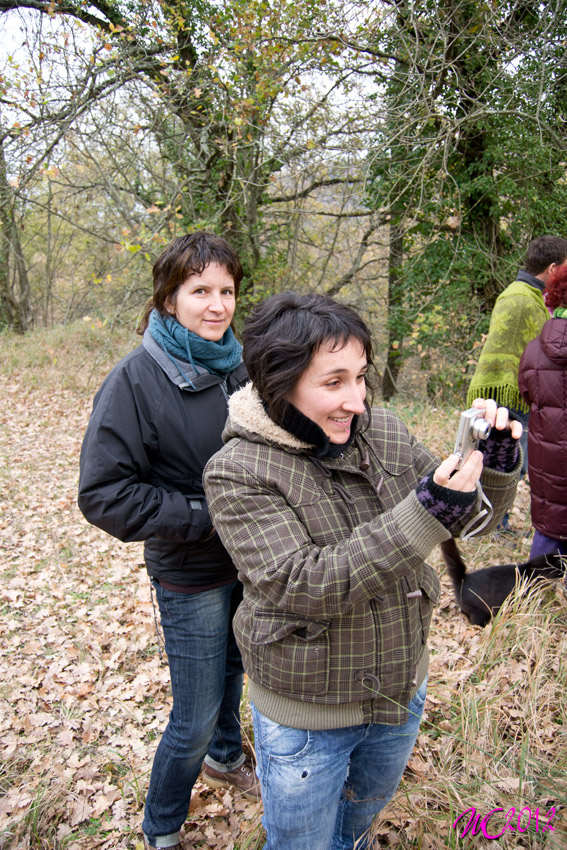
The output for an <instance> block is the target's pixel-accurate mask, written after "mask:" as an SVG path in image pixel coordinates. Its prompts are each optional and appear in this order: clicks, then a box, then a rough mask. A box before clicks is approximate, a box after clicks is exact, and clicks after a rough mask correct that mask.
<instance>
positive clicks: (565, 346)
mask: <svg viewBox="0 0 567 850" xmlns="http://www.w3.org/2000/svg"><path fill="white" fill-rule="evenodd" d="M519 387H520V392H521V394H522V397H523V399H524V401H526V402H527V403H528V404H529V405H530V421H529V433H528V475H529V479H530V488H531V499H532V523H533V525H534V528H536V529H537V531H539V532H540V533H541V534H544V535H545V536H546V537H552V538H554V539H555V540H558V539H567V319H549V320H548V321H547V322H546V323H545V325H544V326H543V328H542V331H541V333H540V335H539V336H538V337H536V338H535V339H533V340H532V341H531V342H530V343H528V345H527V347H526V350H525V351H524V354H523V355H522V359H521V361H520V372H519Z"/></svg>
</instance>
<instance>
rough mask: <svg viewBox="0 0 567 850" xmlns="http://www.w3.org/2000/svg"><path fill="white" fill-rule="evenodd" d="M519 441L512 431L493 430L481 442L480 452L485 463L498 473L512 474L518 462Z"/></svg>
mask: <svg viewBox="0 0 567 850" xmlns="http://www.w3.org/2000/svg"><path fill="white" fill-rule="evenodd" d="M518 444H519V441H518V440H515V439H514V438H513V437H512V435H511V433H510V431H508V430H506V431H497V430H496V428H493V429H492V431H491V432H490V436H489V437H488V438H487V439H486V440H481V441H480V442H479V446H478V448H479V450H480V451H481V452H482V454H483V455H484V458H483V463H484V465H485V466H488V467H489V469H494V470H496V472H512V470H513V469H514V467H515V466H516V463H517V462H518V452H519V447H518Z"/></svg>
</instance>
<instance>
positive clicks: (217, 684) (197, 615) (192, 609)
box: [142, 582, 244, 847]
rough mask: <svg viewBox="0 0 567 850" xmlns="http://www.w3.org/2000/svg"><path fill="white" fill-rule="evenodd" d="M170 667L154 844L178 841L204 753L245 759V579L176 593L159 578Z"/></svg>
mask: <svg viewBox="0 0 567 850" xmlns="http://www.w3.org/2000/svg"><path fill="white" fill-rule="evenodd" d="M153 584H154V587H155V590H156V594H157V600H158V605H159V610H160V617H161V625H162V628H163V634H164V638H165V649H166V652H167V660H168V662H169V671H170V674H171V689H172V691H173V708H172V710H171V714H170V715H169V723H168V725H167V727H166V730H165V732H164V733H163V737H162V739H161V741H160V742H159V746H158V748H157V751H156V754H155V758H154V763H153V767H152V775H151V778H150V787H149V789H148V794H147V797H146V807H145V812H144V821H143V823H142V830H143V831H144V834H145V836H146V838H147V839H148V842H149V844H153V845H154V846H156V847H171V846H172V845H173V844H175V843H176V842H177V841H178V840H179V830H180V829H181V827H182V825H183V823H184V821H185V818H186V817H187V812H188V811H189V802H190V800H191V790H192V788H193V785H194V783H195V780H196V779H197V776H198V775H199V771H200V769H201V764H202V762H203V757H204V756H205V754H207V761H208V762H210V763H211V764H212V766H213V767H215V766H216V767H218V768H220V769H221V770H222V769H224V768H226V769H228V770H231V769H233V768H235V767H239V766H240V765H241V764H242V763H243V762H244V754H243V752H242V738H241V734H240V714H239V709H240V698H241V695H242V680H243V668H242V659H241V657H240V652H239V649H238V647H237V645H236V641H235V639H234V635H233V633H232V617H233V615H234V613H235V611H236V608H237V607H238V604H239V602H240V601H241V599H242V585H241V584H240V582H232V583H231V584H226V585H224V586H222V587H217V588H214V589H213V590H206V591H204V592H203V593H195V594H192V593H178V592H176V591H171V590H167V589H166V588H164V587H162V586H161V585H160V584H159V583H157V582H154V583H153Z"/></svg>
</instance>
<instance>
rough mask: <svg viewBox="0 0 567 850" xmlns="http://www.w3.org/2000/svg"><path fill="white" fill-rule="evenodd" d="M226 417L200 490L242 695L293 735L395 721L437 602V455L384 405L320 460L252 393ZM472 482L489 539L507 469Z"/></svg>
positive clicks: (440, 533) (421, 673) (500, 509)
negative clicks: (229, 611) (426, 479)
mask: <svg viewBox="0 0 567 850" xmlns="http://www.w3.org/2000/svg"><path fill="white" fill-rule="evenodd" d="M229 412H230V416H229V421H228V423H227V427H226V429H225V433H224V435H223V438H224V440H225V446H224V447H223V448H222V449H221V450H220V451H219V452H218V453H217V454H216V455H214V456H213V457H212V458H211V460H210V461H209V463H208V464H207V466H206V468H205V475H204V482H205V491H206V495H207V500H208V505H209V510H210V513H211V516H212V518H213V521H214V524H215V527H216V529H217V531H218V533H219V535H220V537H221V540H222V542H223V543H224V545H225V547H226V548H227V550H228V552H229V553H230V555H231V557H232V558H233V560H234V563H235V564H236V566H237V568H238V571H239V576H240V579H241V581H242V583H243V585H244V601H243V602H242V603H241V605H240V607H239V609H238V611H237V613H236V616H235V620H234V630H235V635H236V638H237V641H238V644H239V646H240V649H241V652H242V656H243V659H244V666H245V669H246V672H247V673H248V676H249V679H250V696H251V698H252V699H253V701H254V703H255V704H256V706H257V708H258V709H259V710H260V711H261V712H262V713H264V714H266V715H267V716H268V717H270V718H271V719H272V720H274V721H275V722H278V723H282V724H284V725H287V726H294V727H297V728H310V729H325V728H326V729H329V728H339V727H342V726H349V725H355V724H359V723H370V722H372V723H387V724H394V725H396V724H401V723H404V722H405V721H406V719H407V711H406V707H407V705H408V703H409V701H410V700H411V698H412V696H413V694H414V693H415V691H416V690H417V688H418V686H419V685H420V684H421V682H422V680H423V678H424V677H425V675H426V672H427V648H426V640H427V635H428V631H429V624H430V620H431V614H432V607H433V604H434V603H435V602H436V600H437V598H438V596H439V581H438V579H437V576H436V574H435V573H434V571H433V570H432V569H431V567H429V566H428V565H427V564H426V563H425V558H427V557H428V555H429V553H430V552H431V550H432V549H433V548H434V547H435V546H436V545H437V544H438V543H440V542H441V541H442V540H445V539H447V538H448V537H449V536H450V535H449V532H448V531H447V530H446V529H445V528H444V526H442V525H441V524H440V523H439V522H438V521H437V520H436V519H435V518H434V517H433V516H431V514H430V513H429V512H428V511H427V510H426V509H425V508H423V507H422V505H421V504H420V503H419V502H418V500H417V497H416V495H415V488H416V485H417V484H418V482H419V480H420V479H421V478H422V477H423V476H424V475H425V474H427V473H428V472H429V471H430V470H432V469H433V468H434V467H436V466H437V465H438V460H437V458H435V457H434V456H433V455H432V454H431V453H430V452H429V451H427V449H425V448H424V447H423V446H422V445H420V444H419V443H418V442H417V441H416V440H415V439H414V438H413V437H411V436H410V434H409V433H408V431H407V429H406V428H405V426H404V425H403V423H402V422H401V421H400V420H399V419H398V418H397V417H396V416H394V415H393V414H392V413H391V412H389V411H388V410H384V409H380V408H375V409H373V410H372V415H371V419H370V422H369V423H366V424H367V427H366V428H362V430H361V432H359V434H358V435H357V436H356V438H355V440H354V442H353V443H352V444H351V446H350V447H348V448H347V449H346V450H345V452H344V455H341V456H340V457H339V458H336V459H331V458H325V459H323V460H315V459H313V458H312V457H310V456H309V447H308V446H306V445H305V444H303V443H301V442H300V441H299V440H297V439H296V438H295V437H294V436H292V435H291V434H289V433H288V432H287V431H284V430H283V429H282V428H280V427H279V426H277V425H276V424H275V423H273V422H272V420H271V419H269V417H268V416H267V414H266V413H265V411H264V408H263V406H262V404H261V401H260V399H259V396H258V395H257V393H256V391H255V390H254V388H253V387H252V385H248V386H246V387H244V388H243V389H242V390H239V391H238V392H237V393H235V394H234V395H233V396H232V397H231V399H230V406H229ZM482 483H483V488H484V491H485V493H486V495H487V496H488V498H489V499H490V500H491V502H492V504H493V506H494V517H493V520H492V522H491V524H490V525H489V526H488V527H487V529H486V530H487V531H490V530H491V529H493V528H494V527H495V525H496V524H497V523H498V521H499V519H500V517H501V516H502V514H503V513H504V511H505V510H506V508H507V507H508V506H509V504H510V502H511V500H512V499H513V497H514V493H515V489H516V483H517V473H516V472H515V473H508V474H507V473H498V472H495V471H493V470H489V469H485V470H484V472H483V477H482Z"/></svg>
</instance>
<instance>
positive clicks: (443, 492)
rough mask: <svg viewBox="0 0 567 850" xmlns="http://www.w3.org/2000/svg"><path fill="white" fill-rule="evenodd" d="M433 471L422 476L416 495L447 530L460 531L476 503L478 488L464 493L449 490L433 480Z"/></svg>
mask: <svg viewBox="0 0 567 850" xmlns="http://www.w3.org/2000/svg"><path fill="white" fill-rule="evenodd" d="M433 475H434V473H433V472H430V473H429V475H426V476H425V478H422V479H421V481H420V482H419V484H418V485H417V488H416V491H415V492H416V496H417V498H418V501H419V502H421V504H422V505H423V507H424V508H426V509H427V510H428V511H429V513H430V514H431V515H432V516H434V517H435V519H437V520H439V522H440V523H441V525H444V526H445V528H446V529H447V531H450V532H451V534H453V532H455V533H458V532H460V530H461V528H462V526H463V525H464V523H465V521H466V519H467V518H468V515H469V514H470V513H472V510H473V508H474V506H475V503H476V496H477V493H476V490H473V491H472V492H470V493H463V492H461V490H449V488H448V487H441V486H440V485H439V484H436V483H435V481H434V480H433Z"/></svg>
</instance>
